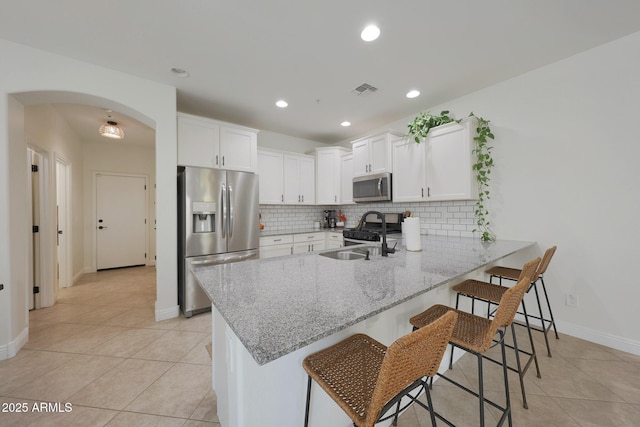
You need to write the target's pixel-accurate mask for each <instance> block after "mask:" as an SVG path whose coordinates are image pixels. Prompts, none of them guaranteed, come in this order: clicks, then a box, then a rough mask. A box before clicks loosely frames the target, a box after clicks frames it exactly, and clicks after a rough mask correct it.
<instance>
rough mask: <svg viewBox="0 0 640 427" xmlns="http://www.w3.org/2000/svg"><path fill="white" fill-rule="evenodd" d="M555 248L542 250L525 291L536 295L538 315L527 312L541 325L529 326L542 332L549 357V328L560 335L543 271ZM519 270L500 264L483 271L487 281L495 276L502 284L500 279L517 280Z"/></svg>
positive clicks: (491, 280)
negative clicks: (538, 263) (541, 295)
mask: <svg viewBox="0 0 640 427" xmlns="http://www.w3.org/2000/svg"><path fill="white" fill-rule="evenodd" d="M556 249H557V246H552V247H550V248H549V249H547V250H546V251H545V252H544V255H543V256H542V262H541V263H540V265H539V266H538V269H537V270H536V274H535V276H533V277H532V279H531V287H530V288H529V290H527V292H529V291H530V290H531V288H533V291H534V293H535V295H536V302H537V303H538V313H539V316H536V315H533V314H529V318H533V319H537V320H539V321H540V323H541V325H542V326H541V327H537V326H531V328H532V329H533V330H536V331H539V332H542V333H544V341H545V344H546V345H547V356H549V357H551V346H550V345H549V338H548V336H547V335H548V334H549V331H550V330H551V328H552V327H553V332H554V334H555V336H556V339H560V337H559V336H558V330H557V328H556V321H555V319H554V318H553V311H552V310H551V302H550V301H549V294H548V293H547V288H546V286H545V284H544V273H545V272H546V271H547V268H548V267H549V263H550V262H551V258H553V255H554V254H555V253H556ZM520 272H521V270H520V269H518V268H511V267H502V266H495V267H491V268H490V269H488V270H486V271H485V273H487V274H489V275H490V276H489V283H493V278H494V277H497V278H498V279H499V282H498V283H499V284H500V286H502V279H506V280H511V281H517V280H518V277H519V276H520ZM538 281H540V286H541V287H542V292H543V294H544V299H545V302H546V306H547V313H548V316H549V318H547V317H546V315H547V314H545V313H543V312H542V303H541V301H540V292H539V291H538Z"/></svg>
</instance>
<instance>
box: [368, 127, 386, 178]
mask: <svg viewBox="0 0 640 427" xmlns="http://www.w3.org/2000/svg"><path fill="white" fill-rule="evenodd" d="M389 144H390V142H389V136H388V134H384V135H380V136H375V137H372V138H370V139H369V172H370V173H382V172H391V150H390V148H391V147H390V145H389Z"/></svg>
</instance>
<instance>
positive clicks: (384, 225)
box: [358, 211, 396, 256]
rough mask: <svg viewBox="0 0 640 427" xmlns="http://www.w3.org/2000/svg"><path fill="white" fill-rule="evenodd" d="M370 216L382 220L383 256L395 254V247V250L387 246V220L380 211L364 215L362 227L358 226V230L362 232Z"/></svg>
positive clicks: (361, 220) (361, 219) (361, 222)
mask: <svg viewBox="0 0 640 427" xmlns="http://www.w3.org/2000/svg"><path fill="white" fill-rule="evenodd" d="M369 214H373V215H376V216H377V217H378V218H380V219H381V220H382V250H381V251H380V253H381V254H382V256H387V254H393V253H395V252H396V248H395V246H394V247H393V248H389V247H388V246H387V221H386V220H385V217H384V214H383V213H381V212H378V211H368V212H365V213H364V214H363V215H362V218H360V225H359V226H358V230H362V227H363V226H364V224H365V223H366V222H367V216H369Z"/></svg>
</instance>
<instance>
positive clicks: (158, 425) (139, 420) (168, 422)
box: [107, 412, 185, 427]
mask: <svg viewBox="0 0 640 427" xmlns="http://www.w3.org/2000/svg"><path fill="white" fill-rule="evenodd" d="M184 422H185V420H184V419H183V418H172V417H162V416H159V415H148V414H137V413H135V412H120V413H119V414H118V415H117V416H116V417H114V418H113V419H112V420H111V421H109V424H107V426H108V427H131V426H135V427H181V426H182V425H184Z"/></svg>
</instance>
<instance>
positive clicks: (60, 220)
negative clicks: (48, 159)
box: [54, 153, 76, 293]
mask: <svg viewBox="0 0 640 427" xmlns="http://www.w3.org/2000/svg"><path fill="white" fill-rule="evenodd" d="M54 154H55V163H56V169H55V183H56V201H55V206H56V208H57V209H56V214H57V215H56V221H57V223H56V226H58V225H59V226H60V229H61V230H62V232H63V233H64V240H63V242H64V243H63V247H62V249H61V250H57V251H56V260H57V263H56V266H57V268H58V271H56V274H55V278H56V280H55V283H56V284H57V288H56V289H55V290H56V293H57V291H58V290H59V289H60V288H66V287H69V286H72V285H73V283H74V282H75V280H76V278H75V277H73V270H72V265H73V264H72V256H73V253H72V250H71V249H72V242H73V230H72V228H71V215H70V214H71V208H72V206H73V204H72V200H71V198H72V196H73V193H72V192H71V179H72V173H73V171H72V168H71V163H70V162H68V161H67V160H66V159H65V158H64V157H63V156H61V155H60V154H59V153H54ZM59 167H63V168H64V175H65V176H64V181H63V182H62V183H61V182H60V181H61V177H60V176H59V173H58V172H59ZM61 186H62V187H64V188H60V187H61ZM61 191H63V192H64V197H63V198H62V199H63V200H62V203H63V204H64V206H62V209H61V210H62V217H60V208H58V207H59V206H60V205H61V203H60V200H58V195H59V194H60V192H61ZM58 232H59V230H58V229H57V230H56V233H58ZM57 239H58V236H56V240H57ZM57 247H58V246H57V245H56V248H57ZM60 252H62V254H63V256H62V257H59V256H58V255H59V253H60ZM60 270H62V271H63V274H62V275H61V274H60ZM60 279H62V281H61V280H60Z"/></svg>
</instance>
